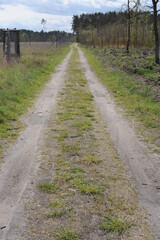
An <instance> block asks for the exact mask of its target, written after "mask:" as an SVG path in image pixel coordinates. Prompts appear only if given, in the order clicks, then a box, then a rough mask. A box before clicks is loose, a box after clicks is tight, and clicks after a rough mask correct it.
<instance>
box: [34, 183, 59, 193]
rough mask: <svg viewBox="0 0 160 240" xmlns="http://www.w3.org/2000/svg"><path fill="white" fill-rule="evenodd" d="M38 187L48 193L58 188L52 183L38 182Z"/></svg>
mask: <svg viewBox="0 0 160 240" xmlns="http://www.w3.org/2000/svg"><path fill="white" fill-rule="evenodd" d="M38 188H39V189H40V190H41V191H43V192H48V193H55V192H56V191H57V189H58V188H57V186H56V185H55V184H54V183H39V185H38Z"/></svg>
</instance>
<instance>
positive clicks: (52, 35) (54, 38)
mask: <svg viewBox="0 0 160 240" xmlns="http://www.w3.org/2000/svg"><path fill="white" fill-rule="evenodd" d="M2 36H3V29H0V42H2V39H3V38H2ZM73 37H74V35H73V34H72V33H67V32H65V31H49V32H45V31H43V30H42V31H40V32H38V31H32V30H25V29H22V30H21V31H20V41H21V42H30V43H31V42H53V43H54V42H59V43H66V42H72V41H73Z"/></svg>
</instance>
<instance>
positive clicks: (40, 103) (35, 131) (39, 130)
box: [0, 48, 160, 240]
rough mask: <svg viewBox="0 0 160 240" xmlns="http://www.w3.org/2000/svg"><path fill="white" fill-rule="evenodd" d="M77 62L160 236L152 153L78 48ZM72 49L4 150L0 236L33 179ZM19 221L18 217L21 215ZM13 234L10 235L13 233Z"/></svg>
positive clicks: (1, 239)
mask: <svg viewBox="0 0 160 240" xmlns="http://www.w3.org/2000/svg"><path fill="white" fill-rule="evenodd" d="M78 51H79V55H80V60H81V67H82V69H83V71H84V73H85V76H86V79H87V80H88V82H89V86H90V90H91V93H92V94H93V96H94V99H95V102H96V104H97V106H98V108H99V110H100V112H101V115H102V117H103V120H104V122H106V127H107V129H108V131H109V133H110V135H111V138H112V140H113V142H114V144H115V146H116V148H117V150H118V152H119V154H120V156H121V159H122V160H124V162H125V163H126V165H127V166H128V168H129V169H130V171H131V174H132V176H133V178H134V180H135V181H136V186H137V188H138V190H139V197H140V202H141V204H142V205H143V206H145V207H146V209H147V211H148V213H149V218H150V223H151V226H152V227H153V230H154V233H155V235H156V239H160V227H159V226H160V190H159V187H160V176H159V175H158V170H157V169H158V168H157V165H156V164H157V162H158V161H157V159H156V156H153V155H150V154H148V153H147V148H146V147H145V146H144V144H143V143H142V142H140V141H139V140H138V138H137V137H136V134H135V131H134V129H132V128H131V127H130V124H129V123H128V122H127V120H125V119H124V118H123V117H122V116H121V114H120V113H119V111H117V109H116V107H115V104H114V102H113V100H112V99H111V97H110V95H109V93H108V91H107V90H106V89H105V87H104V86H103V85H102V84H101V83H100V81H99V80H98V78H97V77H96V75H95V73H94V72H93V71H92V70H91V68H90V67H89V65H88V63H87V60H86V58H85V57H84V54H83V53H82V51H81V50H80V49H79V48H78ZM71 54H72V49H71V51H70V53H69V54H68V56H67V57H66V58H65V59H64V61H63V62H62V63H61V64H60V65H59V66H58V67H57V69H56V71H55V73H54V74H53V76H52V80H51V81H50V82H49V83H48V84H47V85H46V88H45V90H44V92H43V93H42V94H41V95H40V97H39V98H38V99H37V101H36V103H35V106H34V107H33V108H32V110H29V113H28V115H27V119H26V120H25V122H26V128H25V130H24V131H23V132H22V133H21V134H20V136H19V139H18V140H17V141H16V143H15V144H14V145H13V146H12V147H11V148H10V149H9V151H8V152H7V153H6V156H5V159H4V163H3V164H2V165H1V171H0V240H6V239H8V237H7V236H8V231H9V228H10V224H11V223H12V219H13V216H14V215H16V210H17V209H18V206H19V204H20V202H21V200H22V198H23V193H24V191H25V189H26V187H27V184H28V183H29V182H31V180H32V177H33V175H34V174H36V171H37V169H38V166H39V164H40V163H39V162H38V156H39V154H40V147H41V140H42V139H43V130H44V129H45V127H46V126H47V123H48V120H49V117H50V114H51V113H52V112H54V111H55V110H56V102H57V99H56V96H57V94H58V92H59V91H60V90H61V89H62V87H63V83H64V78H65V72H66V70H67V64H68V61H69V59H70V56H71ZM19 221H21V220H20V219H19ZM13 239H14V238H13Z"/></svg>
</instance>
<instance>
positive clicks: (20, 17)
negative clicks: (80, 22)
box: [0, 0, 72, 31]
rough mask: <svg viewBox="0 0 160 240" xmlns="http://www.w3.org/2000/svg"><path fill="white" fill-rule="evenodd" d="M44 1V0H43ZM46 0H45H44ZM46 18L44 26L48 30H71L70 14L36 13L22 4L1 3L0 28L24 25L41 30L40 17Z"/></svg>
mask: <svg viewBox="0 0 160 240" xmlns="http://www.w3.org/2000/svg"><path fill="white" fill-rule="evenodd" d="M43 1H44V0H43ZM45 1H46V0H45ZM42 18H44V19H45V20H47V24H46V28H47V30H48V31H50V30H66V31H71V29H70V28H71V27H70V23H71V20H72V16H61V15H51V14H46V13H45V14H44V13H38V12H35V11H33V10H31V9H30V8H29V7H27V6H24V5H21V4H19V5H6V4H3V5H1V8H0V19H1V21H0V28H10V27H17V26H20V25H21V26H25V27H26V28H28V29H36V30H41V29H42V26H41V19H42Z"/></svg>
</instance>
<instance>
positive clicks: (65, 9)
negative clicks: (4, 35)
mask: <svg viewBox="0 0 160 240" xmlns="http://www.w3.org/2000/svg"><path fill="white" fill-rule="evenodd" d="M142 1H144V0H142ZM126 2H127V0H0V28H17V29H30V30H34V31H41V30H42V29H43V28H44V30H45V31H54V30H60V31H63V30H64V31H67V32H71V23H72V16H73V15H77V14H78V15H80V14H82V13H94V12H103V13H104V12H108V11H111V10H116V11H119V10H120V9H121V7H122V5H124V4H125V3H126ZM42 19H45V20H46V24H45V26H42V24H41V20H42Z"/></svg>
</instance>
